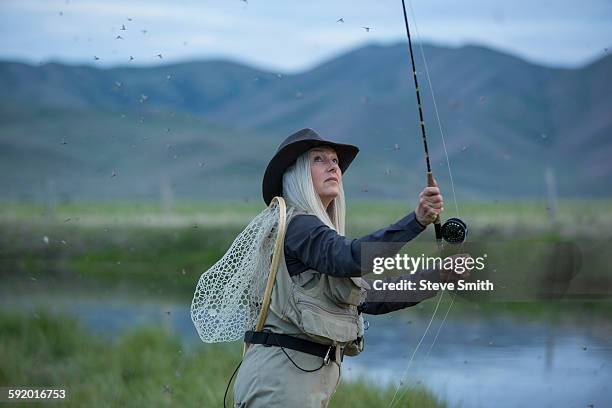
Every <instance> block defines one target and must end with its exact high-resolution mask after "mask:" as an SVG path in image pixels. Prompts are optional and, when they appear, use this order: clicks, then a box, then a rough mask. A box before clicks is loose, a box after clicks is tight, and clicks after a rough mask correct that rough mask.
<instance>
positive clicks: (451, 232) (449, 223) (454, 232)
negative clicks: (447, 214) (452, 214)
mask: <svg viewBox="0 0 612 408" xmlns="http://www.w3.org/2000/svg"><path fill="white" fill-rule="evenodd" d="M440 233H441V235H442V239H443V240H444V241H446V242H448V243H449V244H461V243H463V242H464V241H465V239H466V238H467V234H468V227H467V225H466V223H465V222H463V221H461V220H460V219H459V218H449V219H448V220H446V222H444V224H442V226H441V227H440Z"/></svg>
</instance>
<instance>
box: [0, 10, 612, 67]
mask: <svg viewBox="0 0 612 408" xmlns="http://www.w3.org/2000/svg"><path fill="white" fill-rule="evenodd" d="M407 7H408V11H409V15H411V9H412V10H413V12H414V14H413V15H411V19H412V16H414V17H415V18H416V20H415V21H416V25H415V26H413V31H414V33H413V34H414V36H415V37H416V39H420V40H423V41H427V42H434V43H437V44H443V45H450V46H457V45H462V44H466V43H473V44H474V43H475V44H481V45H486V46H490V47H494V48H496V49H499V50H503V51H506V52H510V53H512V54H515V55H518V56H521V57H523V58H525V59H527V60H530V61H532V62H536V63H540V64H546V65H552V66H566V67H575V66H580V65H583V64H585V63H588V62H589V61H592V60H594V59H597V58H600V57H602V56H604V55H606V53H607V52H612V51H608V48H612V0H583V1H569V0H555V1H548V0H514V1H505V2H501V1H495V0H462V1H453V0H410V2H407ZM340 18H342V19H343V20H344V22H337V20H338V19H340ZM413 24H415V23H414V22H413ZM123 26H125V30H122V28H123ZM363 27H371V30H369V32H368V31H366V30H365V29H364V28H363ZM417 31H418V35H417ZM117 36H120V38H117ZM404 39H405V31H404V26H403V17H402V11H401V0H334V1H329V0H327V1H325V0H309V1H302V2H298V1H288V0H285V1H277V0H248V2H245V1H244V0H216V1H212V0H197V1H194V0H125V1H119V0H0V59H4V60H7V59H10V60H18V61H27V62H31V63H40V62H45V61H49V60H54V61H61V62H67V63H87V64H95V65H100V66H110V65H113V66H114V65H127V64H132V65H150V64H162V63H167V62H178V61H185V60H192V59H208V58H228V59H232V60H236V61H240V62H245V63H248V64H251V65H255V66H258V67H261V68H265V69H269V70H272V71H278V72H294V71H300V70H304V69H308V68H309V67H311V66H314V65H316V64H318V63H320V62H321V61H323V60H325V59H327V58H330V57H333V56H334V55H336V54H337V53H339V52H343V51H346V50H349V49H351V48H354V47H357V46H359V45H364V44H367V43H381V44H387V43H394V42H397V41H401V40H404ZM157 54H161V55H162V58H159V57H158V56H157ZM130 56H131V57H133V61H131V62H130ZM94 57H98V58H99V60H94Z"/></svg>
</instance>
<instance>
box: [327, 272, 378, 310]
mask: <svg viewBox="0 0 612 408" xmlns="http://www.w3.org/2000/svg"><path fill="white" fill-rule="evenodd" d="M368 289H370V285H368V283H367V282H366V281H365V280H363V279H362V278H336V277H329V286H328V289H327V293H328V296H329V297H330V299H331V300H332V301H333V302H334V303H337V304H345V305H353V306H357V305H359V304H360V303H362V302H363V301H364V300H365V298H366V292H367V290H368Z"/></svg>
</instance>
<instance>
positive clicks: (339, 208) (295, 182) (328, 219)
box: [283, 152, 346, 235]
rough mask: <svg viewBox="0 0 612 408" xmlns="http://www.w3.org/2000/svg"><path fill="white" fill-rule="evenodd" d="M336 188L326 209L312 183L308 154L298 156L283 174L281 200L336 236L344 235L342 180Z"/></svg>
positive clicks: (344, 212)
mask: <svg viewBox="0 0 612 408" xmlns="http://www.w3.org/2000/svg"><path fill="white" fill-rule="evenodd" d="M338 187H339V188H338V190H339V191H338V195H337V196H336V198H334V199H333V200H332V202H331V203H330V204H329V206H328V207H327V209H326V208H325V207H324V206H323V202H322V201H321V197H319V194H317V192H316V190H315V187H314V184H313V182H312V174H311V172H310V161H309V157H308V152H305V153H303V154H302V155H300V156H299V157H298V158H297V160H296V161H295V163H294V164H293V165H291V166H289V167H288V168H287V170H285V173H284V174H283V198H284V199H285V201H286V202H287V205H288V206H290V207H294V208H296V209H299V210H302V211H304V212H306V213H308V214H312V215H315V216H317V218H319V219H320V220H321V221H322V222H323V223H324V224H325V225H327V226H328V227H330V228H332V229H334V230H336V231H337V232H338V234H340V235H345V229H344V227H345V215H346V207H345V202H344V187H343V185H342V180H340V183H338Z"/></svg>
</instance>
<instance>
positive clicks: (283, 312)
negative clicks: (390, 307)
mask: <svg viewBox="0 0 612 408" xmlns="http://www.w3.org/2000/svg"><path fill="white" fill-rule="evenodd" d="M297 214H298V212H297V211H296V212H294V214H293V216H295V215H297ZM289 221H290V220H289V219H288V220H287V225H289ZM280 253H281V258H280V262H279V267H278V272H277V274H276V280H275V283H274V289H273V291H272V297H271V301H270V313H268V316H267V318H266V321H265V324H264V329H269V330H271V331H273V332H275V333H283V334H288V335H293V336H296V337H300V338H305V339H308V340H311V341H316V342H317V343H321V344H325V345H337V346H339V347H342V348H344V354H346V355H349V356H354V355H357V354H359V353H360V352H361V351H363V347H364V341H363V317H362V315H361V314H360V313H358V312H357V305H359V304H360V303H361V302H363V300H365V296H366V289H370V287H369V285H368V284H367V282H366V281H364V280H363V279H362V278H359V277H356V278H337V277H333V276H329V275H327V274H323V273H319V272H317V271H315V270H314V269H308V270H306V271H304V272H302V273H300V274H299V275H296V276H290V275H289V272H288V270H287V264H286V263H285V254H284V250H282V251H280Z"/></svg>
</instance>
